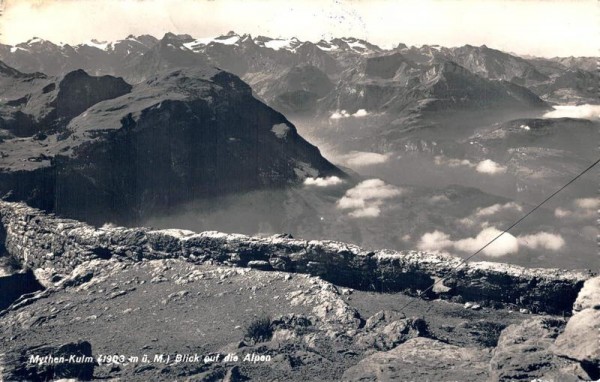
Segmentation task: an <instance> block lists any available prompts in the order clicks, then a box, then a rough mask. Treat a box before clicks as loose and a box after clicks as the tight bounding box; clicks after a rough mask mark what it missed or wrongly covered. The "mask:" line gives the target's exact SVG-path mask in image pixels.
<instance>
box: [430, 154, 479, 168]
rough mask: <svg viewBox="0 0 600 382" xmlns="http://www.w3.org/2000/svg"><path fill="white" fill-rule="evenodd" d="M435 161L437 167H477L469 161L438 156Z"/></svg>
mask: <svg viewBox="0 0 600 382" xmlns="http://www.w3.org/2000/svg"><path fill="white" fill-rule="evenodd" d="M433 160H434V163H435V164H436V165H437V166H448V167H453V168H455V167H461V166H467V167H475V165H474V164H473V163H471V161H470V160H468V159H455V158H447V157H444V156H442V155H437V156H436V157H435V158H433Z"/></svg>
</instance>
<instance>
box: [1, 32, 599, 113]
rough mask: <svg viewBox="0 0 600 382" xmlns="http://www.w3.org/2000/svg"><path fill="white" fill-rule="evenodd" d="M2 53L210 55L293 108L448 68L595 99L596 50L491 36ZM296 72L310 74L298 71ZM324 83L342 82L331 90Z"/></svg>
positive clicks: (50, 67) (117, 60)
mask: <svg viewBox="0 0 600 382" xmlns="http://www.w3.org/2000/svg"><path fill="white" fill-rule="evenodd" d="M0 60H2V61H3V62H5V63H6V64H8V65H9V66H12V67H14V68H16V69H18V70H20V71H22V72H28V73H31V72H42V73H45V74H49V75H59V74H65V73H67V72H69V71H72V70H76V69H83V70H85V71H86V72H88V73H89V74H92V75H104V74H109V75H114V76H121V77H124V78H125V79H126V80H127V81H128V82H130V83H135V82H139V81H144V80H146V79H148V78H149V77H151V76H152V75H153V73H155V72H156V70H157V69H165V68H174V67H190V66H197V65H201V64H209V65H214V66H217V67H219V68H221V69H224V70H227V71H229V72H232V73H234V74H236V75H238V76H240V77H241V78H242V79H244V80H245V81H246V82H248V83H249V84H250V85H251V86H252V87H253V89H254V90H255V92H257V93H258V94H259V95H260V96H261V97H264V99H265V100H266V101H267V102H268V103H269V104H271V103H273V104H275V105H278V106H280V107H281V109H282V111H292V112H302V111H306V110H308V109H311V108H314V107H316V106H315V104H316V102H315V101H316V100H317V99H321V98H323V97H325V98H326V99H327V100H328V101H329V102H328V103H327V104H328V105H329V106H331V104H332V103H334V104H335V103H338V102H339V103H340V104H339V106H340V107H342V108H345V107H347V108H348V110H347V111H348V112H349V113H353V112H355V111H356V110H354V108H355V107H356V106H355V105H352V103H351V102H350V103H347V104H346V103H345V102H344V100H338V99H337V98H336V97H335V96H333V95H332V94H329V93H334V94H335V93H339V91H340V90H343V89H342V88H344V89H345V88H348V89H347V90H348V91H353V90H355V91H356V93H357V94H361V92H360V90H365V89H363V88H364V87H365V86H366V85H368V84H373V85H379V86H381V85H380V83H381V81H382V80H387V81H386V82H388V83H389V82H390V81H392V82H393V84H395V86H400V85H403V86H406V85H409V87H412V86H413V85H416V84H417V82H418V83H420V84H422V85H423V86H424V87H425V88H427V87H428V85H431V81H432V80H433V79H434V78H435V77H436V76H437V75H438V74H439V73H440V72H447V71H448V70H449V69H451V68H454V69H455V71H456V72H461V71H462V70H464V73H465V75H473V76H476V77H479V78H482V79H484V80H487V81H489V80H493V81H506V82H510V84H511V85H510V86H511V88H509V89H506V91H507V92H509V93H511V92H513V90H514V89H519V91H521V90H520V88H519V86H520V87H525V88H527V89H528V90H530V91H531V92H532V93H534V94H535V95H537V96H539V97H540V98H542V99H543V100H545V101H548V102H556V103H567V102H568V103H595V102H596V101H597V97H598V83H599V82H600V77H599V75H598V72H597V64H598V59H597V57H568V58H561V57H556V58H536V57H519V56H516V55H514V54H510V53H506V52H502V51H500V50H496V49H492V48H488V47H487V46H485V45H483V46H480V47H476V46H471V45H465V46H461V47H455V48H446V47H440V46H437V45H423V46H421V47H415V46H412V47H408V46H406V45H405V44H401V43H400V44H398V45H397V46H396V47H395V48H392V49H383V48H380V47H378V46H377V45H374V44H371V43H369V42H368V41H365V40H361V39H356V38H333V39H331V40H328V41H326V40H321V41H318V42H316V43H313V42H310V41H301V40H299V39H297V38H290V39H281V38H271V37H265V36H257V37H253V36H251V35H248V34H243V35H240V34H237V33H235V32H229V33H227V34H225V35H222V36H218V37H214V38H200V39H197V38H194V37H192V36H190V35H185V34H184V35H175V34H173V33H167V34H165V35H164V36H163V38H161V39H157V38H155V37H153V36H149V35H142V36H137V37H136V36H132V35H130V36H128V37H127V38H125V39H123V40H118V41H114V42H100V41H97V40H91V41H89V42H86V43H83V44H79V45H74V46H72V45H69V44H55V43H53V42H50V41H46V40H42V39H40V38H33V39H31V40H29V41H27V42H24V43H20V44H17V45H14V46H9V45H0ZM306 67H308V68H306ZM289 72H291V74H290V73H289ZM298 72H301V75H302V78H305V81H298V80H297V78H298V76H297V75H296V77H294V73H298ZM467 72H468V74H467ZM461 75H462V76H463V77H464V75H463V74H461ZM290 76H291V78H290ZM282 80H283V81H284V82H285V83H288V82H289V88H287V89H282V88H281V86H280V87H279V88H278V87H277V86H275V85H274V84H275V83H279V82H280V81H282ZM461 80H470V79H468V78H461ZM328 82H332V83H333V84H334V85H335V84H337V85H338V86H329V88H328V89H327V87H328ZM317 85H318V86H317ZM440 86H443V85H440ZM504 86H506V85H504ZM392 87H394V86H392ZM465 88H468V86H465ZM327 90H328V91H327ZM388 91H392V90H390V89H388ZM493 91H501V90H499V89H494V90H493ZM409 92H410V90H409ZM362 94H363V97H368V98H372V96H370V95H366V93H364V92H363V93H362ZM437 95H438V94H436V96H437ZM468 95H469V94H462V95H460V96H462V97H463V98H464V96H468ZM517 98H519V97H517ZM370 102H375V103H376V104H377V103H385V102H384V101H377V100H375V101H370ZM374 106H378V107H382V105H381V104H379V105H374ZM357 110H358V109H357Z"/></svg>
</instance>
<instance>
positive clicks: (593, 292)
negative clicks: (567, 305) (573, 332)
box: [573, 276, 600, 312]
mask: <svg viewBox="0 0 600 382" xmlns="http://www.w3.org/2000/svg"><path fill="white" fill-rule="evenodd" d="M584 309H600V276H596V277H593V278H591V279H589V280H587V281H586V282H585V283H584V284H583V288H581V290H580V291H579V294H578V295H577V299H576V300H575V304H573V311H574V312H579V311H582V310H584Z"/></svg>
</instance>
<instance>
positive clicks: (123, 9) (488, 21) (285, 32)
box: [0, 0, 600, 56]
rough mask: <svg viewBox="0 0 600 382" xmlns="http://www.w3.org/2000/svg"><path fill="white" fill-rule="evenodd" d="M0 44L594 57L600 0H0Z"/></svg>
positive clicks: (599, 28) (598, 35) (598, 38)
mask: <svg viewBox="0 0 600 382" xmlns="http://www.w3.org/2000/svg"><path fill="white" fill-rule="evenodd" d="M2 2H3V3H4V14H3V16H2V18H0V32H1V33H2V35H1V36H0V40H1V41H2V42H4V43H8V44H16V43H19V42H23V41H26V40H28V39H30V38H31V37H33V36H36V37H41V38H44V39H48V40H51V41H54V42H64V43H71V44H73V43H80V42H84V41H86V40H90V39H92V38H96V39H99V40H117V39H121V38H124V37H126V36H127V35H129V34H134V35H139V34H152V35H155V36H157V37H160V36H162V35H163V34H164V33H165V32H169V31H170V32H174V33H188V34H191V35H192V36H194V37H211V36H215V35H219V34H222V33H226V32H228V31H229V30H235V31H236V32H238V33H251V34H252V35H260V34H262V35H268V36H271V37H291V36H296V37H298V38H300V39H301V40H312V41H318V40H319V39H321V38H329V37H332V36H333V37H342V36H354V37H359V38H365V39H368V40H369V41H371V42H374V43H376V44H379V45H381V46H384V47H390V46H395V45H397V44H398V43H399V42H403V43H406V44H407V45H422V44H440V45H444V46H457V45H464V44H472V45H482V44H486V45H488V46H490V47H495V48H499V49H502V50H507V51H512V52H516V53H521V54H532V55H538V56H557V55H559V56H570V55H575V56H581V55H586V56H590V55H593V56H597V55H599V48H600V46H599V43H598V41H600V2H598V1H597V0H582V1H550V0H548V1H538V0H524V1H519V0H504V1H499V0H485V1H482V0H480V1H469V0H464V1H428V0H416V1H412V0H406V1H404V0H395V1H394V0H390V1H385V0H354V1H341V0H299V1H281V0H279V1H278V0H262V1H260V0H250V1H240V0H237V1H234V0H213V1H208V0H47V1H44V0H4V1H2V0H0V4H1V3H2Z"/></svg>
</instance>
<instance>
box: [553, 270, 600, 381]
mask: <svg viewBox="0 0 600 382" xmlns="http://www.w3.org/2000/svg"><path fill="white" fill-rule="evenodd" d="M573 312H574V313H575V314H574V315H573V317H571V318H570V319H569V321H568V322H567V326H566V327H565V330H564V332H563V333H562V334H561V335H560V336H558V338H557V339H556V341H555V343H554V345H553V346H552V347H551V350H552V351H553V352H554V353H555V354H557V355H559V356H562V357H566V358H568V359H572V360H576V361H579V362H580V363H581V366H582V367H583V369H585V371H586V372H587V373H588V374H589V375H590V376H591V377H592V378H595V379H597V378H600V340H599V337H598V333H600V277H594V278H592V279H589V280H587V281H586V282H585V284H584V286H583V288H582V289H581V291H580V292H579V295H578V296H577V300H576V301H575V303H574V304H573Z"/></svg>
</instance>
